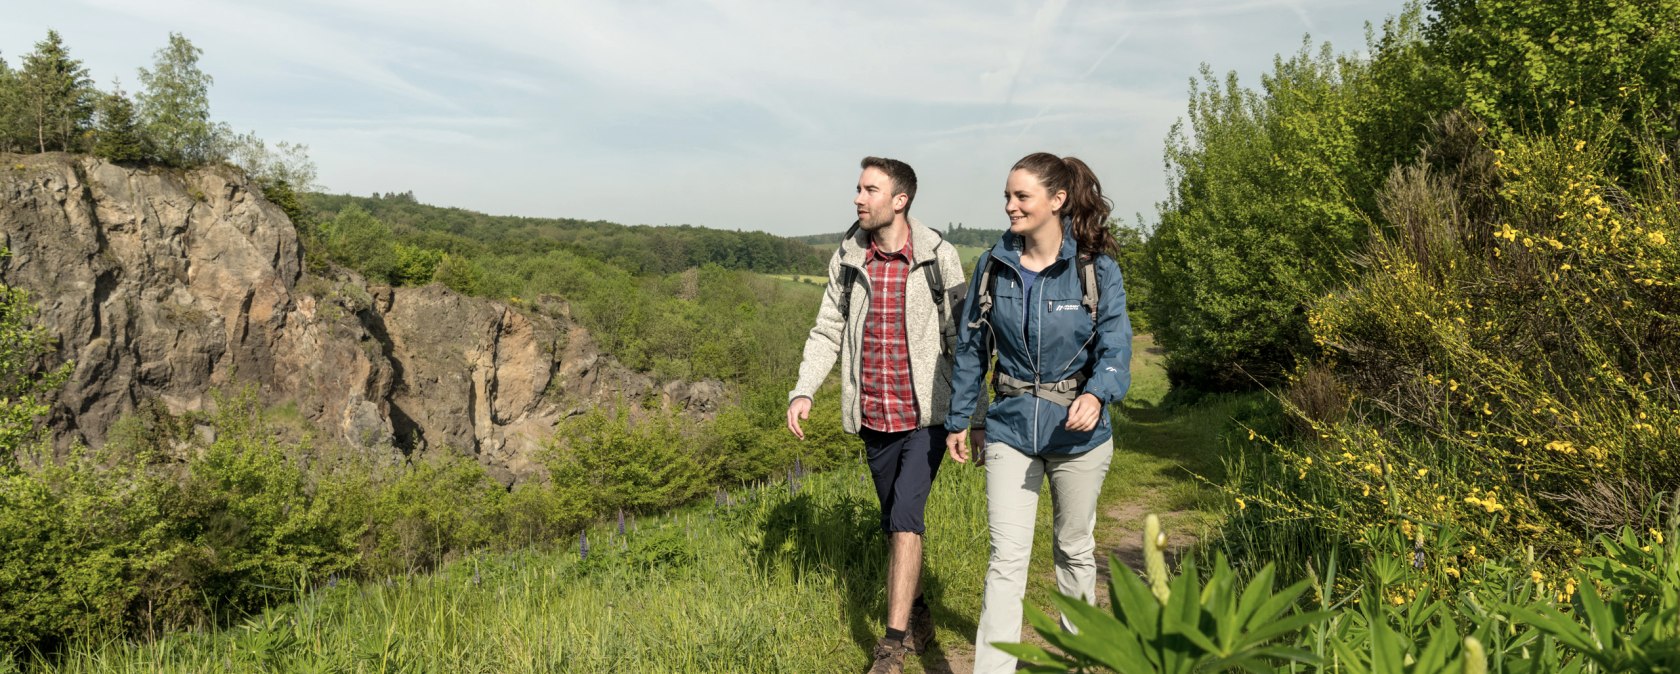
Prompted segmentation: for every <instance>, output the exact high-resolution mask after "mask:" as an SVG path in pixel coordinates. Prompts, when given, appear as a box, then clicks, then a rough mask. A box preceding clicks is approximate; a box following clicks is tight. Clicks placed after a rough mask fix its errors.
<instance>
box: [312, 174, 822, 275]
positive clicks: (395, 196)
mask: <svg viewBox="0 0 1680 674" xmlns="http://www.w3.org/2000/svg"><path fill="white" fill-rule="evenodd" d="M305 199H306V201H307V202H308V205H309V207H310V208H311V209H312V210H313V211H314V212H315V213H316V214H317V215H318V216H319V217H320V219H321V220H322V221H328V220H332V219H335V218H337V217H338V216H339V215H340V214H341V213H345V212H349V211H350V210H351V209H354V210H355V211H359V212H361V213H365V214H367V215H370V216H372V217H373V218H375V219H377V220H379V221H381V222H383V223H385V224H386V225H388V226H389V227H391V228H393V230H394V231H396V232H397V233H398V234H399V239H401V238H404V236H405V235H406V239H407V242H408V243H411V244H413V245H418V246H421V247H424V248H429V249H432V250H435V251H438V252H439V253H450V254H455V255H466V256H469V257H476V256H479V255H486V254H489V255H524V254H533V253H534V254H543V253H547V252H549V251H554V250H566V251H570V252H572V253H576V254H578V255H583V256H585V257H589V258H594V259H597V260H601V261H604V262H608V263H611V264H613V265H614V266H617V267H619V268H622V269H624V270H625V271H628V272H630V273H632V274H638V275H641V274H673V273H676V272H680V271H683V270H685V269H692V268H695V267H701V266H705V265H708V264H715V265H717V266H720V267H722V268H724V269H736V270H741V271H752V272H760V273H766V274H820V273H822V270H823V268H824V265H825V264H827V262H828V258H827V256H826V255H825V254H823V253H822V252H820V251H817V250H813V249H812V248H811V247H810V246H807V245H804V244H801V243H798V242H797V241H795V240H792V239H786V238H783V237H779V236H775V235H773V234H766V233H764V232H742V231H729V230H721V229H710V228H706V227H695V226H691V225H676V226H670V225H667V226H650V225H621V224H618V223H613V222H606V221H603V220H579V219H574V218H531V217H520V216H507V215H486V214H484V213H478V212H475V211H470V210H466V209H463V208H448V207H442V206H431V205H427V204H422V203H420V202H418V201H417V200H416V199H415V197H414V193H413V192H402V193H383V194H374V195H372V196H368V197H360V196H352V195H347V194H310V195H308V196H307V197H306V198H305Z"/></svg>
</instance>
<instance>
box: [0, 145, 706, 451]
mask: <svg viewBox="0 0 1680 674" xmlns="http://www.w3.org/2000/svg"><path fill="white" fill-rule="evenodd" d="M0 198H3V200H0V245H3V246H4V247H5V248H6V249H7V250H8V251H9V252H10V255H9V256H8V257H5V258H3V259H0V281H3V282H4V283H6V284H8V285H12V286H17V287H21V288H24V289H27V290H28V291H30V293H31V294H32V296H33V297H34V298H35V300H36V301H37V304H38V305H39V307H40V310H41V313H40V320H41V323H42V324H43V325H45V326H47V327H48V328H49V329H50V330H51V331H53V332H54V333H55V334H56V335H57V337H58V340H59V349H58V356H59V357H60V358H61V359H65V360H72V361H74V362H75V366H74V370H73V373H72V374H71V377H70V380H69V382H68V383H67V384H66V385H65V386H64V387H63V389H62V390H61V391H60V392H59V395H58V398H57V401H56V403H55V405H54V412H53V417H52V419H51V423H52V425H53V427H54V429H55V431H57V434H56V437H58V438H59V439H60V441H61V443H64V444H68V443H70V442H74V441H77V440H80V441H84V442H86V443H88V444H90V445H94V446H97V445H99V444H100V443H102V441H103V439H104V435H105V433H106V430H107V429H108V428H109V427H110V425H111V423H112V422H114V421H116V420H117V419H118V418H120V417H121V416H122V415H123V414H125V413H126V412H128V411H130V410H133V409H134V408H135V407H136V406H137V405H138V404H140V403H141V402H142V401H146V400H154V399H155V400H158V401H161V402H162V403H164V404H165V405H166V406H167V407H168V408H169V409H170V410H171V411H172V412H175V413H184V412H190V411H199V410H206V409H210V408H211V407H213V406H214V404H215V403H214V397H213V392H214V391H216V390H218V389H224V390H225V389H228V388H231V387H235V386H251V387H254V389H255V390H256V392H257V394H258V396H259V397H260V398H261V399H262V400H264V401H265V402H268V403H270V404H293V405H295V406H296V408H297V409H298V411H299V412H300V413H301V415H302V416H304V417H305V418H307V419H308V420H310V421H311V422H312V423H313V424H314V425H316V426H317V427H319V428H320V429H322V430H323V431H324V432H326V433H327V434H328V435H330V436H333V437H336V438H337V439H339V440H340V441H342V442H344V443H348V444H351V445H355V446H360V447H367V448H370V449H373V450H376V451H378V450H383V451H401V452H429V451H460V452H466V453H469V454H471V455H473V456H476V457H478V459H479V460H480V461H481V462H483V463H484V464H485V465H486V466H487V467H489V468H490V469H491V470H492V471H493V472H494V473H495V474H497V475H498V476H499V477H501V478H503V479H504V480H507V481H512V480H515V479H518V478H520V477H521V476H524V475H527V474H530V473H532V472H533V471H534V470H535V469H536V464H535V463H534V461H535V454H536V452H537V450H538V449H539V448H540V447H541V445H542V443H543V442H544V441H545V440H546V439H547V438H548V437H549V436H550V435H551V434H552V430H553V426H554V423H555V422H556V421H557V420H559V419H561V418H563V417H565V416H568V415H572V414H577V413H581V412H582V411H585V410H587V409H589V408H590V407H592V406H595V405H602V404H611V403H614V402H616V401H619V400H636V401H643V402H645V401H648V400H650V399H655V398H656V399H658V400H660V401H662V402H664V403H665V404H670V405H678V406H681V407H683V408H684V409H689V410H691V411H694V412H696V413H710V412H712V411H715V410H716V408H717V405H718V404H719V403H720V401H721V400H722V399H723V396H724V393H723V390H722V388H721V386H719V385H718V384H716V383H704V382H702V383H687V382H670V383H665V384H663V385H662V386H661V385H658V384H656V382H654V381H652V380H651V379H649V378H648V377H646V376H645V375H642V374H639V373H635V372H631V371H628V370H626V369H625V368H623V367H622V366H619V365H617V364H616V363H614V362H613V361H612V359H611V358H609V357H607V356H604V355H602V354H600V353H599V352H598V351H597V350H595V349H594V347H593V345H592V343H591V340H589V339H588V335H587V333H586V332H585V331H583V330H582V329H581V328H579V327H577V326H576V325H574V324H572V323H571V321H570V319H569V317H568V314H567V312H566V311H565V306H564V302H563V301H561V300H559V299H558V298H544V300H542V301H541V302H539V304H538V306H537V307H534V308H530V309H516V308H515V307H510V306H508V305H506V304H503V303H499V302H493V301H488V300H483V299H479V298H469V297H464V296H461V295H458V294H456V293H453V292H451V291H449V290H447V289H445V288H442V287H435V286H434V287H426V288H373V289H371V291H370V290H369V289H368V288H367V287H366V285H365V284H364V283H362V282H361V281H360V280H359V279H357V278H355V277H354V275H352V274H348V273H339V274H338V277H337V278H332V279H328V278H319V277H314V276H310V275H308V274H306V273H305V272H304V270H303V264H302V252H301V248H300V246H299V242H298V237H297V231H296V229H295V228H294V227H293V226H292V224H291V223H290V221H288V220H287V219H286V216H285V214H284V213H283V212H281V211H280V209H279V208H278V207H276V206H274V205H273V204H271V203H269V202H268V201H266V200H265V199H263V198H262V195H261V193H260V190H257V189H255V188H254V187H252V186H250V185H249V184H247V183H246V182H245V180H244V179H243V177H242V176H241V175H240V174H239V173H238V172H237V171H235V170H233V169H228V168H207V169H198V170H193V171H186V172H179V171H173V170H162V169H158V170H149V169H133V168H126V167H122V166H117V165H113V164H110V163H107V162H103V161H100V160H96V159H92V158H87V157H73V156H68V155H63V154H43V155H22V156H20V155H0Z"/></svg>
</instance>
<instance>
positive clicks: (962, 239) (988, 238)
mask: <svg viewBox="0 0 1680 674" xmlns="http://www.w3.org/2000/svg"><path fill="white" fill-rule="evenodd" d="M940 233H941V234H944V235H945V240H946V241H950V242H951V244H952V245H957V246H990V245H992V244H994V243H997V240H998V237H1000V236H1003V230H1001V229H975V228H969V227H964V226H963V225H962V223H960V222H958V223H947V224H946V225H945V229H942V230H940ZM845 235H846V233H845V232H835V233H833V234H810V235H806V236H796V237H792V238H793V240H794V241H798V242H800V243H804V244H809V245H833V244H838V243H840V237H843V236H845Z"/></svg>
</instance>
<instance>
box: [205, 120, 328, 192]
mask: <svg viewBox="0 0 1680 674" xmlns="http://www.w3.org/2000/svg"><path fill="white" fill-rule="evenodd" d="M216 136H217V138H216V145H217V147H216V149H215V151H214V154H215V155H217V156H220V157H225V158H226V159H227V161H228V162H229V163H231V164H233V165H234V166H238V167H239V168H240V169H242V170H244V171H245V175H247V176H249V177H250V178H251V179H252V180H255V181H257V184H259V185H263V186H265V187H266V186H269V185H274V184H276V183H285V184H287V185H291V186H293V187H294V188H295V189H302V190H311V189H315V173H316V171H315V162H314V161H313V160H311V159H310V158H309V146H307V145H303V144H301V143H290V142H287V141H280V142H279V143H276V144H275V145H274V147H273V148H272V149H271V148H269V146H268V143H267V142H265V141H264V140H263V139H261V138H258V137H257V136H256V134H254V133H241V134H230V133H223V132H221V131H219V130H218V132H217V133H216Z"/></svg>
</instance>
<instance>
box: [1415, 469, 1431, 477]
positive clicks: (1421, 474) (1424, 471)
mask: <svg viewBox="0 0 1680 674" xmlns="http://www.w3.org/2000/svg"><path fill="white" fill-rule="evenodd" d="M1427 475H1429V469H1428V468H1419V469H1418V471H1417V476H1418V477H1419V478H1423V477H1425V476H1427Z"/></svg>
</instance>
